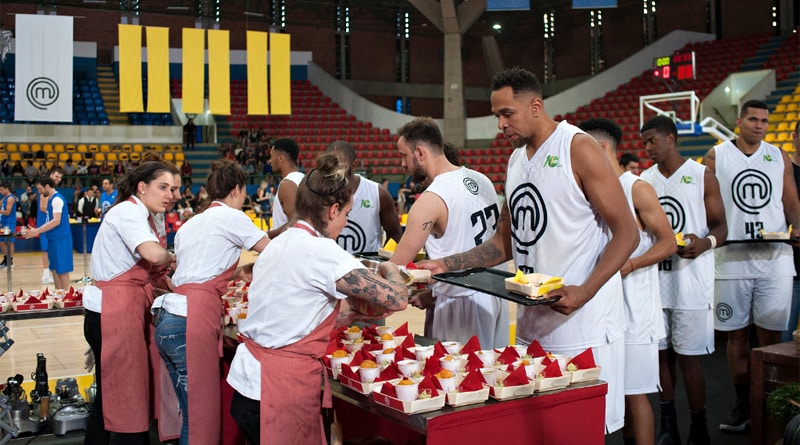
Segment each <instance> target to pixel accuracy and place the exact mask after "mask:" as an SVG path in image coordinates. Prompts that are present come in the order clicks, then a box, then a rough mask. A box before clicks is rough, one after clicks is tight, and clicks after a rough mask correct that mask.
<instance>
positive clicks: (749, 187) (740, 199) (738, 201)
mask: <svg viewBox="0 0 800 445" xmlns="http://www.w3.org/2000/svg"><path fill="white" fill-rule="evenodd" d="M731 195H732V196H733V203H734V204H735V205H736V207H738V208H739V210H741V211H743V212H744V213H747V214H750V215H758V213H759V211H760V210H761V209H762V208H764V207H766V206H767V205H768V204H769V202H770V197H771V196H772V180H771V179H770V178H769V176H767V174H766V173H764V172H762V171H759V170H754V169H747V170H742V171H741V172H739V174H737V175H736V177H734V178H733V182H732V183H731Z"/></svg>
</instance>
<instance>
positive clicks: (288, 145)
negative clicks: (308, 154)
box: [272, 138, 300, 164]
mask: <svg viewBox="0 0 800 445" xmlns="http://www.w3.org/2000/svg"><path fill="white" fill-rule="evenodd" d="M272 149H273V150H280V151H282V152H284V153H286V154H287V155H289V159H290V160H291V161H292V163H294V164H297V158H298V157H299V156H300V147H298V146H297V142H295V141H294V139H290V138H280V139H277V140H276V141H275V142H273V143H272Z"/></svg>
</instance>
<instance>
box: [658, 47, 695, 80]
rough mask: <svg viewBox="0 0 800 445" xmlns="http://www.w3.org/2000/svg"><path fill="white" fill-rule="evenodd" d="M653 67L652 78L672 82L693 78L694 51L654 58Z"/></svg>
mask: <svg viewBox="0 0 800 445" xmlns="http://www.w3.org/2000/svg"><path fill="white" fill-rule="evenodd" d="M653 66H654V68H653V77H658V78H661V79H673V80H686V79H694V78H695V69H694V51H692V52H688V53H675V54H673V55H671V56H662V57H656V59H655V60H654V61H653Z"/></svg>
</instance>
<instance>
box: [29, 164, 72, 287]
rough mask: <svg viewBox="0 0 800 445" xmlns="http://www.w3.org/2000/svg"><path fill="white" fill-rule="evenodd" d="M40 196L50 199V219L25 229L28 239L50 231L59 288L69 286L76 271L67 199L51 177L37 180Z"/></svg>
mask: <svg viewBox="0 0 800 445" xmlns="http://www.w3.org/2000/svg"><path fill="white" fill-rule="evenodd" d="M36 189H37V190H39V196H42V197H44V198H48V200H47V222H46V223H45V224H43V225H41V226H39V227H37V228H35V229H30V230H27V231H25V232H24V233H23V234H22V236H24V237H25V239H29V238H34V237H36V236H38V235H39V234H41V233H47V259H48V260H49V263H50V270H51V271H52V272H53V279H54V281H55V286H56V289H69V284H70V281H69V273H70V272H72V269H73V268H72V231H71V230H70V228H69V211H68V209H67V200H66V199H64V197H63V196H62V195H61V194H60V193H58V191H57V190H56V185H55V182H53V180H52V179H50V178H40V179H39V181H37V182H36Z"/></svg>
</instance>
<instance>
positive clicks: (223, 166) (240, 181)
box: [207, 158, 247, 201]
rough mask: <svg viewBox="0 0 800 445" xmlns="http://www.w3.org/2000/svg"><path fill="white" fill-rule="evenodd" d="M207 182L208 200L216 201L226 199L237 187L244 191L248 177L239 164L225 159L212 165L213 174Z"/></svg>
mask: <svg viewBox="0 0 800 445" xmlns="http://www.w3.org/2000/svg"><path fill="white" fill-rule="evenodd" d="M207 182H208V187H207V189H208V199H210V200H212V201H214V200H218V199H225V197H227V196H228V195H229V194H230V193H231V190H233V189H235V188H236V186H237V185H238V186H239V188H240V189H242V191H244V190H245V186H246V185H247V177H246V176H245V174H244V170H242V167H240V166H239V164H237V163H236V162H234V161H231V160H230V159H225V158H223V159H219V160H217V161H214V162H213V163H212V164H211V174H209V175H208V181H207Z"/></svg>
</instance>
